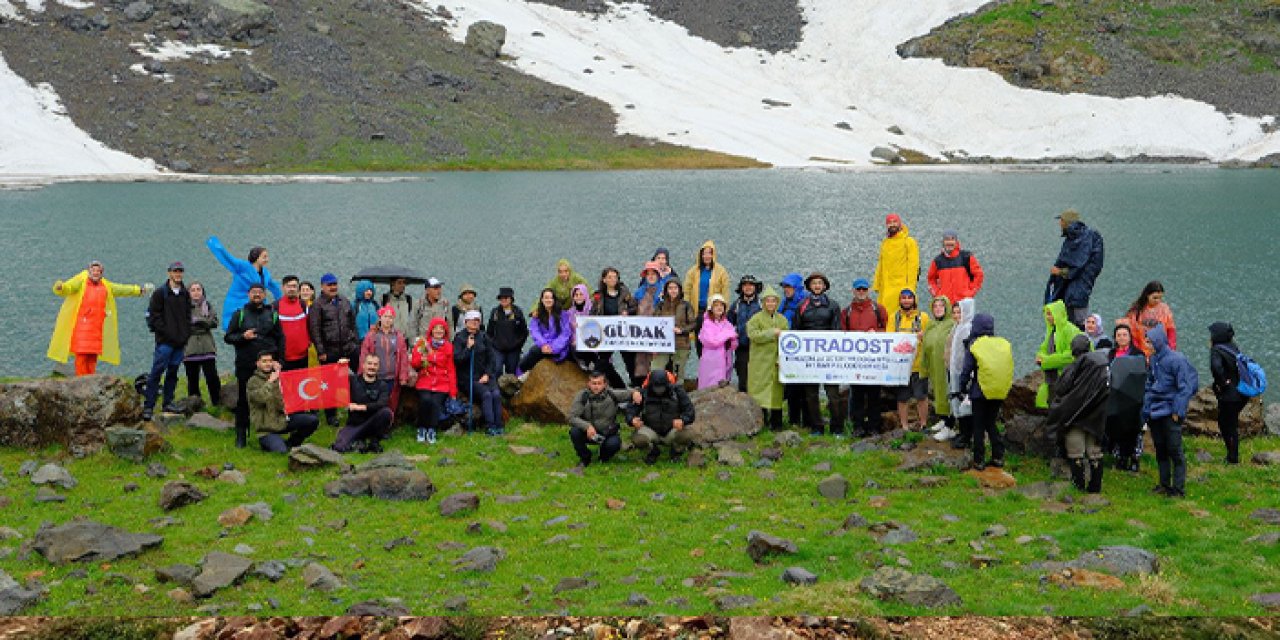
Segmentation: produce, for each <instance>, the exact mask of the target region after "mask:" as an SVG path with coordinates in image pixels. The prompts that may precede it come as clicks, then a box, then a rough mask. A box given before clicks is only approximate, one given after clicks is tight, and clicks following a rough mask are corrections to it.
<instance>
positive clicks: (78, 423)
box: [0, 14, 235, 452]
mask: <svg viewBox="0 0 1280 640" xmlns="http://www.w3.org/2000/svg"><path fill="white" fill-rule="evenodd" d="M68 15H76V16H80V17H81V18H83V16H81V15H80V14H68ZM232 386H233V387H234V385H232ZM234 390H235V389H234V388H233V389H232V391H234ZM141 415H142V397H141V396H140V395H139V394H138V392H137V391H136V390H135V389H134V388H133V383H132V382H131V381H126V380H124V379H123V378H118V377H116V376H110V375H99V376H79V377H73V378H39V379H33V380H24V381H21V382H11V383H0V446H3V447H13V448H14V449H22V450H26V451H38V450H41V449H44V448H46V447H48V446H51V445H59V446H62V447H64V448H66V449H68V450H71V451H86V452H88V451H95V450H97V449H99V448H101V447H102V445H103V444H104V443H105V442H106V434H105V430H106V428H107V427H109V426H112V425H117V424H134V423H136V422H138V419H139V417H141Z"/></svg>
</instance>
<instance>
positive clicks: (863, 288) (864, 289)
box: [854, 287, 867, 291]
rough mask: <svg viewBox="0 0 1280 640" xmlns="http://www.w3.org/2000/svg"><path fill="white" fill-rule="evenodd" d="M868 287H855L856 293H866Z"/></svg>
mask: <svg viewBox="0 0 1280 640" xmlns="http://www.w3.org/2000/svg"><path fill="white" fill-rule="evenodd" d="M866 290H867V287H855V288H854V291H866Z"/></svg>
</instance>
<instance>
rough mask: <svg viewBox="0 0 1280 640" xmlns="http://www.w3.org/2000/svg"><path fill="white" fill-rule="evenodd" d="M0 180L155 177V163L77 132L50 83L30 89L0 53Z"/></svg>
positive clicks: (78, 130)
mask: <svg viewBox="0 0 1280 640" xmlns="http://www.w3.org/2000/svg"><path fill="white" fill-rule="evenodd" d="M0 113H3V114H5V117H4V118H3V119H0V175H2V176H6V178H7V177H9V176H21V175H43V176H78V175H106V174H155V173H157V171H158V170H157V169H156V164H155V162H153V161H151V160H144V159H139V158H135V157H133V156H130V155H128V154H126V153H122V152H120V151H116V150H114V149H110V148H107V147H106V146H105V145H103V144H102V143H101V142H98V141H97V140H94V139H93V138H91V137H89V134H87V133H85V132H84V131H82V130H81V129H80V128H78V127H76V125H75V123H74V122H72V121H71V119H70V118H69V117H67V110H66V108H65V107H63V105H62V101H61V100H60V99H59V98H58V94H57V92H56V91H54V89H53V87H52V86H51V85H49V84H48V83H40V84H38V85H37V86H34V87H33V86H31V85H30V84H28V83H27V81H26V80H23V79H22V78H21V77H20V76H18V74H16V73H14V72H13V70H12V69H10V68H9V64H8V63H7V62H6V61H5V59H4V56H3V55H2V54H0Z"/></svg>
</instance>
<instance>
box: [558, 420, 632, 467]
mask: <svg viewBox="0 0 1280 640" xmlns="http://www.w3.org/2000/svg"><path fill="white" fill-rule="evenodd" d="M569 441H570V442H572V443H573V450H574V452H575V453H577V454H578V460H579V461H581V462H582V465H583V466H586V465H589V464H591V445H595V444H598V445H600V462H608V461H610V460H612V459H613V456H615V455H617V454H618V452H619V451H621V450H622V438H621V437H619V436H618V434H617V433H614V434H612V435H608V436H605V439H604V442H599V443H596V442H590V441H588V440H587V430H586V429H579V428H578V427H573V428H571V429H569Z"/></svg>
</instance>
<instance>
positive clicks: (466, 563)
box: [453, 547, 507, 571]
mask: <svg viewBox="0 0 1280 640" xmlns="http://www.w3.org/2000/svg"><path fill="white" fill-rule="evenodd" d="M506 555H507V554H506V553H504V552H503V551H502V549H499V548H497V547H476V548H474V549H471V550H470V551H468V552H466V553H465V554H463V555H462V557H461V558H458V559H457V560H454V561H453V564H454V565H457V567H458V571H493V570H494V569H496V568H497V567H498V562H499V561H501V560H502V559H503V558H505V557H506Z"/></svg>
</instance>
